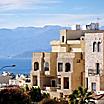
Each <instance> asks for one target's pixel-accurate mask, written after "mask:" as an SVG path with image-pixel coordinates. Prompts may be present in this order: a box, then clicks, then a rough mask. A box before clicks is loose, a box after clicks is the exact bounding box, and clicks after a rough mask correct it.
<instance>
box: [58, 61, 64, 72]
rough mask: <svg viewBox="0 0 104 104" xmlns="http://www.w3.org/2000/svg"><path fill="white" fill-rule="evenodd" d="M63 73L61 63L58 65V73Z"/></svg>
mask: <svg viewBox="0 0 104 104" xmlns="http://www.w3.org/2000/svg"><path fill="white" fill-rule="evenodd" d="M62 71H63V63H58V72H62Z"/></svg>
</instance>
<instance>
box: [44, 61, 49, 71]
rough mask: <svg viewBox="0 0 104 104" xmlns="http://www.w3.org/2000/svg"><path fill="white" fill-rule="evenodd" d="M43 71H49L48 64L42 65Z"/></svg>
mask: <svg viewBox="0 0 104 104" xmlns="http://www.w3.org/2000/svg"><path fill="white" fill-rule="evenodd" d="M44 70H45V71H49V63H48V62H45V63H44Z"/></svg>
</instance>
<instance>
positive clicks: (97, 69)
mask: <svg viewBox="0 0 104 104" xmlns="http://www.w3.org/2000/svg"><path fill="white" fill-rule="evenodd" d="M99 67H100V65H99V63H96V74H100V69H99Z"/></svg>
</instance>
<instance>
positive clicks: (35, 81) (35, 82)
mask: <svg viewBox="0 0 104 104" xmlns="http://www.w3.org/2000/svg"><path fill="white" fill-rule="evenodd" d="M33 86H37V76H33Z"/></svg>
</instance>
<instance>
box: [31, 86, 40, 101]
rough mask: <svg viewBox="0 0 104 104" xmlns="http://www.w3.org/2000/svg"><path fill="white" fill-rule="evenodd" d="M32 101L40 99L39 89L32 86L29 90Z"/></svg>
mask: <svg viewBox="0 0 104 104" xmlns="http://www.w3.org/2000/svg"><path fill="white" fill-rule="evenodd" d="M29 95H30V98H31V100H32V102H39V101H41V100H42V94H41V89H40V88H39V87H38V88H34V87H32V88H31V89H30V92H29Z"/></svg>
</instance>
